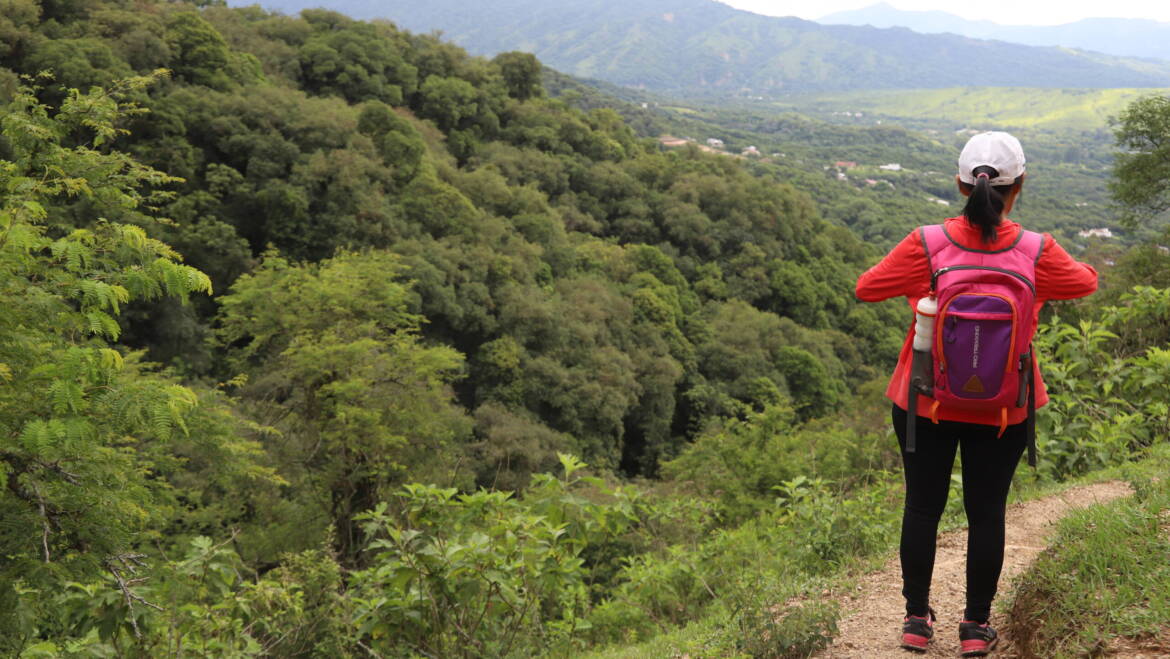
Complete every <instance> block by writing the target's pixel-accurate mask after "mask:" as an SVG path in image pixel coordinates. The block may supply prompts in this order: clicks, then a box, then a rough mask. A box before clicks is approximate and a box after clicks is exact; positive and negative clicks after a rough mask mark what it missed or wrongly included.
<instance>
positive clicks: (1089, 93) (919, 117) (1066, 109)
mask: <svg viewBox="0 0 1170 659" xmlns="http://www.w3.org/2000/svg"><path fill="white" fill-rule="evenodd" d="M1162 91H1164V90H1158V89H1039V88H1031V87H951V88H947V89H919V90H897V91H866V92H852V93H842V94H820V95H816V96H804V97H799V98H797V99H793V100H789V101H783V102H777V103H775V104H774V106H775V107H777V108H778V109H783V110H796V111H800V112H806V113H811V114H815V115H818V116H823V117H825V118H829V119H834V120H838V121H840V120H845V121H847V122H848V121H854V122H858V123H873V122H874V121H876V120H877V119H880V118H899V119H903V120H909V121H913V122H916V123H917V122H925V123H927V124H930V125H932V126H934V127H942V125H945V124H950V125H952V126H953V127H956V128H958V127H964V126H977V127H996V128H1029V129H1060V130H1097V129H1102V128H1106V127H1108V125H1109V120H1110V118H1111V117H1116V116H1117V115H1118V114H1120V112H1121V111H1122V110H1123V109H1124V108H1125V106H1126V105H1128V104H1129V103H1131V102H1133V101H1134V100H1136V99H1138V98H1141V97H1143V96H1149V95H1151V94H1157V93H1160V92H1162ZM844 113H850V115H846V114H844ZM857 113H861V114H862V116H860V117H858V116H856V114H857Z"/></svg>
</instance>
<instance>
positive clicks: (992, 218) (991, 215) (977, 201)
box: [963, 165, 1020, 243]
mask: <svg viewBox="0 0 1170 659" xmlns="http://www.w3.org/2000/svg"><path fill="white" fill-rule="evenodd" d="M971 175H972V176H974V177H975V184H974V185H969V184H966V183H964V184H963V186H964V191H966V188H970V192H971V194H969V195H968V196H967V205H966V206H964V207H963V216H964V217H966V218H967V221H968V222H970V223H971V224H974V225H975V226H977V227H979V229H980V230H981V231H982V233H983V242H985V243H993V242H995V237H996V234H997V231H996V230H997V229H998V228H999V221H1000V219H1001V218H1002V217H1003V205H1004V197H1006V196H1007V194H1008V193H1010V192H1011V191H1012V187H1014V186H1015V185H1016V184H1017V183H1019V182H1020V179H1018V178H1017V179H1016V180H1015V181H1013V182H1012V183H1009V184H1008V185H992V184H991V179H993V178H995V177H997V176H999V171H998V170H996V169H995V168H994V167H992V166H990V165H980V166H979V167H976V168H975V169H973V170H971Z"/></svg>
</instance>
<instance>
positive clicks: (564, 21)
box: [232, 0, 1170, 98]
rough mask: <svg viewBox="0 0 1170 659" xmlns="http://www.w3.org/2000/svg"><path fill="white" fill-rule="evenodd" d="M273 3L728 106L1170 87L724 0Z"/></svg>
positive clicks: (1134, 72) (1029, 50) (1026, 53)
mask: <svg viewBox="0 0 1170 659" xmlns="http://www.w3.org/2000/svg"><path fill="white" fill-rule="evenodd" d="M249 1H250V0H233V2H232V4H240V5H243V4H246V3H247V2H249ZM265 6H271V7H274V8H277V9H281V10H283V11H285V12H287V13H290V14H295V13H296V12H297V11H300V10H301V9H306V8H310V7H318V6H327V7H329V8H331V9H335V10H337V11H340V12H342V13H345V14H347V15H350V16H354V17H357V18H363V19H375V18H383V19H387V20H391V21H394V22H395V23H396V24H398V25H400V26H403V27H406V28H408V29H412V30H415V31H418V32H431V31H433V30H441V31H442V32H443V33H444V34H445V35H446V36H447V38H451V39H454V40H455V41H457V42H458V43H461V44H463V45H464V46H465V47H467V48H469V49H470V50H471V51H472V52H474V53H477V54H483V55H488V56H491V55H495V54H496V53H499V52H502V51H510V50H523V51H525V52H531V53H535V54H536V56H537V57H539V58H540V59H541V61H543V62H545V63H547V64H548V65H550V66H552V67H554V68H557V69H560V70H562V71H565V72H566V73H571V74H573V75H578V76H584V77H588V78H598V79H601V80H606V81H609V82H612V83H616V84H620V85H626V86H630V87H639V88H645V89H650V90H657V91H668V92H672V93H676V94H677V93H682V94H687V95H701V94H706V95H710V96H715V97H720V98H726V97H727V96H729V95H738V96H758V95H764V96H768V97H777V96H784V95H788V94H790V93H792V92H800V91H806V92H807V91H812V90H815V91H841V90H858V89H917V88H932V87H954V86H961V85H972V86H1009V87H1017V86H1023V87H1165V86H1168V85H1170V68H1168V66H1167V64H1166V63H1165V62H1162V61H1158V60H1143V59H1136V58H1134V59H1126V58H1121V57H1115V56H1110V55H1102V54H1099V53H1090V52H1086V51H1075V50H1070V49H1067V48H1051V47H1050V48H1042V47H1036V46H1023V45H1018V44H1013V43H1006V42H1005V41H1002V40H1001V41H980V40H975V39H968V38H965V37H958V36H955V35H927V34H918V33H915V32H911V31H909V30H906V29H904V28H897V29H877V28H873V27H854V26H848V25H820V24H818V23H813V22H811V21H805V20H801V19H798V18H793V17H787V18H778V17H772V16H761V15H759V14H753V13H750V12H746V11H741V10H738V9H733V8H731V7H729V6H727V5H724V4H722V3H720V2H716V1H715V0H643V1H641V2H636V3H632V2H622V1H620V0H560V1H559V2H555V3H553V2H544V1H542V0H494V1H493V2H473V3H467V2H462V1H461V0H428V1H427V2H416V1H415V0H327V1H326V2H322V0H273V1H272V2H270V3H265ZM1009 62H1010V65H1003V63H1009ZM976 64H978V65H976Z"/></svg>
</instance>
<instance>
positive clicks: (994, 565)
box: [857, 132, 1097, 656]
mask: <svg viewBox="0 0 1170 659" xmlns="http://www.w3.org/2000/svg"><path fill="white" fill-rule="evenodd" d="M955 178H956V182H957V184H958V187H959V192H961V193H962V194H963V196H965V197H967V203H966V206H965V207H964V208H963V214H962V215H960V216H959V217H952V218H950V219H947V220H946V221H945V222H944V223H943V224H942V225H935V226H932V227H920V228H918V229H915V230H914V231H912V232H911V233H910V235H908V236H906V238H905V239H904V240H902V242H900V243H899V244H898V245H897V246H895V247H894V248H893V249H892V250H891V251H890V253H889V254H887V255H886V256H885V258H883V259H882V260H881V262H880V263H878V264H877V265H875V266H874V267H872V268H870V269H869V271H867V272H866V273H864V274H863V275H861V277H860V278H859V279H858V281H857V297H858V298H859V299H861V300H863V301H866V302H877V301H881V300H885V299H888V298H892V297H896V296H905V297H906V298H907V299H908V300H909V303H910V308H911V309H917V310H918V312H919V314H920V324H925V330H923V329H922V328H920V330H919V331H920V332H923V331H925V332H926V334H927V335H926V336H923V337H922V338H920V339H919V341H920V342H921V344H920V345H916V344H915V328H914V327H913V326H912V327H911V329H910V332H909V333H908V334H907V337H906V342H905V344H904V345H903V346H902V352H901V355H900V356H899V358H898V365H897V367H896V368H895V370H894V375H893V378H892V379H891V380H890V385H889V388H888V389H887V391H886V395H887V396H888V397H889V398H890V399H891V400H892V401H893V403H894V404H893V423H894V431H895V433H896V434H897V436H898V443H899V446H900V447H901V453H902V463H903V466H904V470H905V477H906V502H905V509H904V511H903V514H902V537H901V544H900V547H899V555H900V558H901V564H902V594H903V596H904V597H905V598H906V617H905V619H904V620H903V624H902V636H901V645H902V647H904V648H906V649H909V650H914V651H925V650H926V648H927V644H928V643H929V641H930V639H931V637H932V636H933V635H934V623H935V620H936V618H935V613H934V610H933V609H932V608H931V607H930V580H931V573H932V571H933V569H934V557H935V540H936V538H937V532H938V522H939V519H940V517H941V516H942V513H943V509H944V507H945V506H946V499H947V492H948V489H949V487H950V483H951V467H952V465H953V463H954V460H955V452H956V450H958V451H959V452H960V453H961V455H962V473H963V507H964V509H965V511H966V513H967V522H968V538H967V570H966V572H967V589H966V609H965V610H964V611H963V618H962V621H961V622H960V623H959V639H960V645H961V648H962V654H963V656H982V655H986V654H987V653H989V652H990V651H991V650H992V649H993V648H994V647H995V644H996V641H997V635H996V632H995V630H994V629H993V628H992V627H991V626H990V625H989V624H988V618H989V617H990V614H991V600H992V599H993V598H994V597H995V592H996V587H997V584H998V582H999V575H1000V570H1001V568H1002V566H1003V554H1004V513H1005V509H1006V507H1007V495H1008V488H1009V487H1010V486H1011V481H1012V475H1013V474H1014V473H1015V469H1016V464H1017V463H1018V462H1019V460H1020V457H1021V455H1022V454H1023V453H1024V449H1025V447H1026V446H1027V445H1028V440H1029V437H1030V433H1032V432H1034V423H1033V419H1034V418H1033V416H1032V410H1034V409H1035V408H1036V407H1040V406H1043V405H1044V404H1045V403H1046V402H1047V401H1048V396H1047V393H1046V391H1045V389H1044V383H1043V382H1042V381H1041V380H1040V371H1039V367H1038V366H1037V365H1036V363H1035V359H1032V358H1031V355H1030V352H1031V351H1030V349H1027V348H1026V347H1025V348H1020V349H1018V350H1014V349H1013V348H1012V347H1011V346H1010V345H1008V344H1009V340H1008V339H1005V340H1004V341H1003V342H1002V345H1000V344H995V343H993V342H994V341H995V340H996V337H997V336H998V335H1005V336H1006V334H1007V333H1008V329H1007V328H1008V327H1009V326H1011V327H1014V328H1015V330H1014V331H1012V332H1011V339H1010V340H1011V341H1016V340H1017V334H1018V333H1019V332H1025V333H1026V334H1025V335H1023V336H1022V337H1019V338H1020V340H1022V341H1024V344H1023V345H1024V346H1027V345H1028V342H1029V341H1030V338H1031V335H1032V333H1033V332H1034V331H1035V328H1036V323H1037V322H1038V318H1039V312H1040V307H1041V306H1042V305H1043V304H1044V302H1045V301H1046V300H1064V299H1071V298H1077V297H1083V296H1086V295H1089V294H1090V293H1092V292H1093V291H1095V290H1096V288H1097V272H1096V270H1094V269H1093V268H1092V266H1089V265H1087V264H1084V263H1079V262H1077V261H1075V260H1074V259H1073V258H1072V257H1070V256H1069V255H1068V253H1067V252H1066V251H1065V250H1064V249H1062V248H1061V246H1060V245H1059V244H1057V242H1056V241H1055V240H1053V238H1052V236H1051V235H1048V234H1044V235H1043V236H1041V235H1039V234H1035V233H1032V232H1029V231H1025V230H1024V229H1023V228H1022V227H1021V226H1020V225H1019V224H1017V223H1016V222H1014V221H1012V220H1010V219H1008V213H1009V212H1011V210H1012V206H1013V204H1014V203H1015V202H1016V200H1017V199H1018V198H1019V194H1020V190H1021V188H1022V187H1023V183H1024V152H1023V149H1022V148H1021V147H1020V143H1019V141H1018V140H1017V139H1016V138H1015V137H1013V136H1011V135H1009V134H1007V133H1003V132H987V133H982V134H979V135H975V136H974V137H972V138H971V139H970V141H968V142H967V145H966V146H965V147H964V148H963V151H962V153H961V154H960V155H959V173H958V175H957V176H956V177H955ZM980 277H988V278H990V279H989V280H988V281H991V282H992V283H991V284H985V283H984V281H982V280H980V279H979V278H980ZM1013 286H1014V288H1013ZM997 287H999V288H997ZM1001 288H1002V290H1003V291H1006V292H1005V293H1000V292H996V291H998V290H1001ZM936 289H938V290H936ZM960 289H961V290H960ZM956 290H959V291H960V292H958V293H956V292H955V291H956ZM981 291H982V292H981ZM935 296H938V297H937V298H936V297H935ZM1017 297H1018V298H1019V299H1021V300H1024V302H1021V303H1020V305H1019V306H1031V308H1028V309H1022V310H1021V311H1022V313H1020V314H1018V316H1015V315H1009V313H1008V312H1009V311H1011V310H1014V309H1015V306H1014V300H1016V299H1017ZM924 298H925V299H924ZM920 300H923V306H921V307H920V306H919V301H920ZM936 304H937V305H938V309H937V312H936V311H935V309H934V307H933V306H932V305H936ZM959 310H963V312H962V313H960V312H959ZM1000 312H1003V313H1000ZM935 313H937V314H938V316H937V319H936V318H932V317H931V316H933V315H934V314H935ZM1012 313H1014V312H1012ZM1000 316H1002V317H1003V318H1013V319H1014V320H1009V321H1003V322H1000V321H999V320H997V318H998V317H1000ZM936 321H937V324H938V328H939V331H938V332H935V328H934V325H935V324H936ZM955 323H958V324H957V325H956V324H955ZM944 325H945V327H947V328H950V329H947V330H946V332H950V334H947V333H946V332H944V331H943V329H942V328H943V327H944ZM997 327H999V328H1002V330H1000V329H997ZM997 332H998V333H999V334H997ZM924 346H929V347H928V348H924ZM997 346H999V347H997ZM915 347H917V348H918V350H915ZM960 348H962V349H965V350H968V352H969V353H970V356H971V358H970V359H969V360H968V359H967V357H966V356H964V357H963V358H962V359H959V358H956V357H954V355H953V354H952V353H951V352H950V351H953V350H959V349H960ZM924 350H925V351H924ZM997 350H999V351H1005V352H1004V354H1006V355H1010V356H1011V357H1010V359H1011V360H1013V363H1015V362H1018V363H1019V365H1020V366H1019V369H1018V382H1016V380H1015V379H1013V378H1016V377H1017V375H1016V373H1015V372H1012V369H1011V366H1008V367H1007V369H1006V375H1005V374H1004V371H1001V370H999V369H995V370H996V371H997V372H995V373H992V372H989V371H988V370H987V369H986V364H984V366H983V367H980V365H979V362H980V359H981V354H982V356H983V357H982V358H983V359H984V360H985V361H990V360H991V358H994V357H995V355H996V351H997ZM915 353H918V354H919V355H920V356H922V357H920V358H921V359H922V360H923V361H924V362H925V363H926V366H924V367H919V366H918V365H917V364H918V362H917V361H915V359H916V358H915V356H914V355H915ZM1005 359H1006V358H1001V361H1000V362H999V363H1001V364H1002V363H1006V362H1005V361H1004V360H1005ZM960 361H961V362H963V363H956V362H960ZM966 361H970V362H971V363H970V364H966ZM935 362H942V363H941V364H936V363H935ZM948 366H950V369H949V371H948V370H947V367H948ZM966 366H971V368H972V369H973V370H971V369H968V370H969V371H970V372H969V373H968V372H967V371H963V370H962V368H964V367H966ZM981 368H982V369H983V370H980V369H981ZM924 369H930V370H929V371H926V370H924ZM956 378H957V379H956ZM911 387H914V395H913V397H912V396H911V393H910V392H911ZM1009 388H1010V391H1008V389H1009ZM1001 390H1002V391H1001ZM1017 392H1018V395H1017ZM927 394H930V395H927ZM1000 394H1003V395H1005V396H1006V397H1007V398H1011V399H1012V400H1015V399H1017V398H1018V400H1019V403H1015V404H1004V405H999V406H997V405H996V404H990V403H988V404H985V403H987V402H988V401H991V399H992V398H993V397H995V396H999V395H1000ZM981 397H982V398H981ZM1007 398H1004V399H1005V400H1006V399H1007ZM1024 401H1028V402H1027V403H1024ZM911 420H912V421H911ZM908 440H909V441H908ZM1029 457H1030V459H1031V452H1030V453H1029Z"/></svg>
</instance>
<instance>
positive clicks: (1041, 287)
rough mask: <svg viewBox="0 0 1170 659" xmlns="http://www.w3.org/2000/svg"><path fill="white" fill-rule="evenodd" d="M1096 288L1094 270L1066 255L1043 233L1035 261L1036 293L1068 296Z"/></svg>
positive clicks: (1044, 297)
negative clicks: (1042, 239) (1041, 249)
mask: <svg viewBox="0 0 1170 659" xmlns="http://www.w3.org/2000/svg"><path fill="white" fill-rule="evenodd" d="M1095 290H1097V271H1096V270H1095V269H1093V266H1091V265H1089V264H1087V263H1080V262H1079V261H1076V260H1075V259H1073V257H1071V256H1069V255H1068V252H1066V251H1064V248H1063V247H1061V246H1060V245H1059V244H1058V243H1057V242H1056V240H1055V239H1054V238H1053V237H1052V236H1051V235H1049V234H1044V250H1043V251H1042V252H1040V259H1039V260H1038V261H1036V297H1037V298H1038V299H1039V300H1070V299H1072V298H1075V297H1084V296H1086V295H1089V294H1090V293H1092V292H1093V291H1095Z"/></svg>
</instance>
